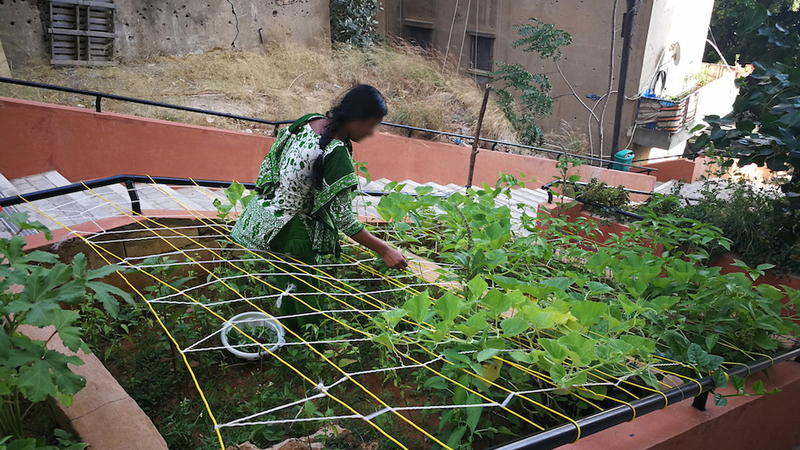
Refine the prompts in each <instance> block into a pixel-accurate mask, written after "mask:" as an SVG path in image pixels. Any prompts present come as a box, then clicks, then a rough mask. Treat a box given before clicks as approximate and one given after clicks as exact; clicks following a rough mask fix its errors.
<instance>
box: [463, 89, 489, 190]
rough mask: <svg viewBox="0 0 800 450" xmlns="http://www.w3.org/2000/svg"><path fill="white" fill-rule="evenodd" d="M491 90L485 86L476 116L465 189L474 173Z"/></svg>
mask: <svg viewBox="0 0 800 450" xmlns="http://www.w3.org/2000/svg"><path fill="white" fill-rule="evenodd" d="M490 89H491V88H490V87H489V85H488V84H487V85H486V89H485V90H484V91H483V103H481V112H480V114H478V126H477V128H476V129H475V140H473V141H472V154H471V155H470V156H469V178H468V179H467V187H470V186H472V175H473V174H474V173H475V158H476V157H477V156H478V143H479V142H480V140H481V126H483V116H484V115H485V114H486V103H487V102H488V101H489V90H490Z"/></svg>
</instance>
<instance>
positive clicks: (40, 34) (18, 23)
mask: <svg viewBox="0 0 800 450" xmlns="http://www.w3.org/2000/svg"><path fill="white" fill-rule="evenodd" d="M42 4H44V2H42ZM42 8H44V6H42ZM42 11H43V10H41V11H40V9H39V7H38V6H37V4H36V2H35V1H26V0H16V1H15V0H4V1H2V2H0V40H2V41H3V49H4V50H5V52H6V59H8V65H9V66H10V68H11V70H12V71H13V70H14V69H15V68H19V67H22V66H25V65H26V64H31V63H33V62H41V61H45V60H47V59H48V58H49V56H48V52H49V49H48V47H47V41H46V30H47V27H46V25H45V24H44V21H43V20H42V19H43V18H46V16H43V15H42Z"/></svg>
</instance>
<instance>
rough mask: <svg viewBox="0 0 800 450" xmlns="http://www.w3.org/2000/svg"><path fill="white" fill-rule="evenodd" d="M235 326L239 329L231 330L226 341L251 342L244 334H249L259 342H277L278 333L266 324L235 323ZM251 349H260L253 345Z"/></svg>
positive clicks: (231, 342)
mask: <svg viewBox="0 0 800 450" xmlns="http://www.w3.org/2000/svg"><path fill="white" fill-rule="evenodd" d="M236 327H237V328H238V329H239V330H231V332H230V334H229V335H228V342H229V343H230V344H231V345H234V346H235V345H245V344H253V341H251V340H250V339H249V338H248V337H246V336H245V334H247V335H249V336H251V337H252V338H254V339H255V340H257V341H258V342H259V343H261V344H274V343H276V342H278V333H276V332H275V330H273V329H272V328H270V327H268V326H256V325H237V326H236ZM252 350H253V351H254V352H255V353H258V352H259V351H261V348H260V347H253V348H252ZM243 351H247V350H243Z"/></svg>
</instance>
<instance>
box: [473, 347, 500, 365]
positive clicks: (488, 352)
mask: <svg viewBox="0 0 800 450" xmlns="http://www.w3.org/2000/svg"><path fill="white" fill-rule="evenodd" d="M501 351H502V350H501V349H498V348H486V349H483V350H481V351H480V352H478V354H477V355H476V356H475V360H476V361H478V362H484V361H486V360H487V359H492V358H494V357H495V356H496V355H498V354H500V352H501Z"/></svg>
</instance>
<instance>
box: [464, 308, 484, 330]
mask: <svg viewBox="0 0 800 450" xmlns="http://www.w3.org/2000/svg"><path fill="white" fill-rule="evenodd" d="M466 324H467V326H468V327H474V328H477V329H478V330H485V329H487V328H488V327H489V323H487V322H486V313H484V312H483V311H479V312H477V313H475V314H473V315H472V316H471V317H470V318H469V319H467V322H466Z"/></svg>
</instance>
